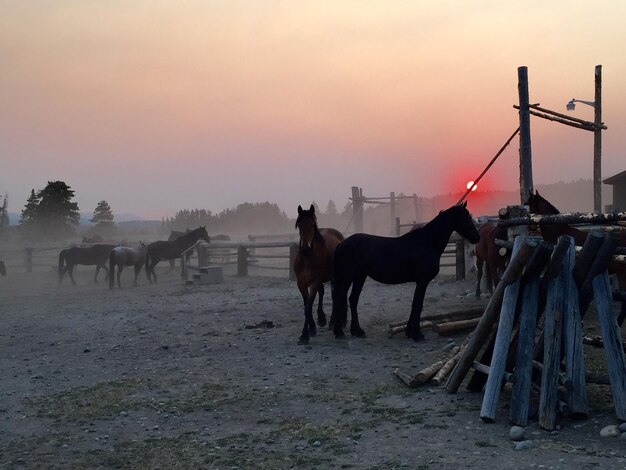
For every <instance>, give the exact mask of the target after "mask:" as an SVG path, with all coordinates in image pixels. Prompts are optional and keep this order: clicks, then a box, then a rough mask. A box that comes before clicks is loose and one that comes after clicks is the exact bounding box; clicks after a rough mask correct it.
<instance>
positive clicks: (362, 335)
mask: <svg viewBox="0 0 626 470" xmlns="http://www.w3.org/2000/svg"><path fill="white" fill-rule="evenodd" d="M350 334H351V335H352V336H356V337H357V338H365V337H366V335H365V331H363V330H362V329H361V328H357V329H355V330H354V331H352V330H350Z"/></svg>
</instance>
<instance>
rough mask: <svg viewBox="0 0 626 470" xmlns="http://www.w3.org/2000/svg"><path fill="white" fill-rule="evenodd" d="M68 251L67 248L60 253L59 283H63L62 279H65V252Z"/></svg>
mask: <svg viewBox="0 0 626 470" xmlns="http://www.w3.org/2000/svg"><path fill="white" fill-rule="evenodd" d="M66 252H67V250H61V252H60V253H59V284H61V281H63V274H64V269H63V267H64V264H65V253H66Z"/></svg>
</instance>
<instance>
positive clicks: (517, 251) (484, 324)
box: [446, 237, 537, 393]
mask: <svg viewBox="0 0 626 470" xmlns="http://www.w3.org/2000/svg"><path fill="white" fill-rule="evenodd" d="M518 239H519V241H518ZM515 242H516V244H515V245H516V246H514V248H513V254H512V255H511V261H510V262H509V264H508V266H507V268H506V270H505V271H504V274H503V275H502V280H501V281H500V282H499V283H498V287H496V289H495V290H494V292H493V295H492V296H491V299H489V304H487V307H486V308H485V312H484V313H483V316H482V317H481V319H480V323H478V325H476V329H475V330H474V333H473V334H472V339H471V340H470V341H469V343H468V344H467V347H466V348H465V350H464V351H463V354H462V355H461V357H460V358H459V362H457V364H456V366H455V367H454V370H453V371H452V374H451V375H450V379H449V380H448V383H447V385H446V391H447V392H448V393H456V392H457V391H458V389H459V387H460V386H461V382H462V381H463V379H464V378H465V375H466V374H467V371H468V370H469V368H470V367H471V366H472V363H473V362H474V358H475V357H476V355H477V354H478V352H479V351H480V349H481V348H482V346H483V344H484V343H485V339H486V338H487V336H488V335H489V333H490V332H491V328H492V326H493V324H494V323H495V322H496V321H497V320H498V314H499V312H500V305H501V304H502V298H503V297H504V289H505V287H506V286H508V285H509V284H511V283H513V282H514V281H515V280H516V279H517V278H518V277H519V276H520V275H521V272H522V269H523V268H524V266H525V265H526V261H527V260H528V258H529V257H530V255H531V254H532V252H533V251H534V250H535V247H536V246H537V240H532V239H528V238H527V237H518V238H516V239H515Z"/></svg>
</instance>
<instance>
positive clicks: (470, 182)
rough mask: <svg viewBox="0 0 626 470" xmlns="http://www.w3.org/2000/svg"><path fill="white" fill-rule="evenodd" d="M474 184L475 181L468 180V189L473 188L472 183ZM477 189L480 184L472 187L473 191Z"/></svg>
mask: <svg viewBox="0 0 626 470" xmlns="http://www.w3.org/2000/svg"><path fill="white" fill-rule="evenodd" d="M473 184H474V182H473V181H468V182H467V186H466V187H467V189H469V188H472V185H473ZM477 189H478V185H476V186H474V187H473V188H472V191H476V190H477Z"/></svg>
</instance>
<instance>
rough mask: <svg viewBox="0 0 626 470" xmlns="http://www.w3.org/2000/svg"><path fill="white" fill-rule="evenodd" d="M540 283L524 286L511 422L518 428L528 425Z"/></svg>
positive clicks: (537, 281) (533, 282) (534, 282)
mask: <svg viewBox="0 0 626 470" xmlns="http://www.w3.org/2000/svg"><path fill="white" fill-rule="evenodd" d="M539 282H540V281H539V277H536V278H535V279H532V280H531V281H530V282H529V283H528V284H526V285H525V286H524V291H523V295H522V309H521V312H520V325H519V332H518V335H517V354H516V357H515V359H516V363H515V382H514V384H513V393H512V396H511V421H512V422H513V424H516V425H518V426H526V424H528V409H529V406H530V391H531V388H532V381H531V379H532V371H533V347H534V345H535V327H536V324H537V300H538V298H539Z"/></svg>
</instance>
